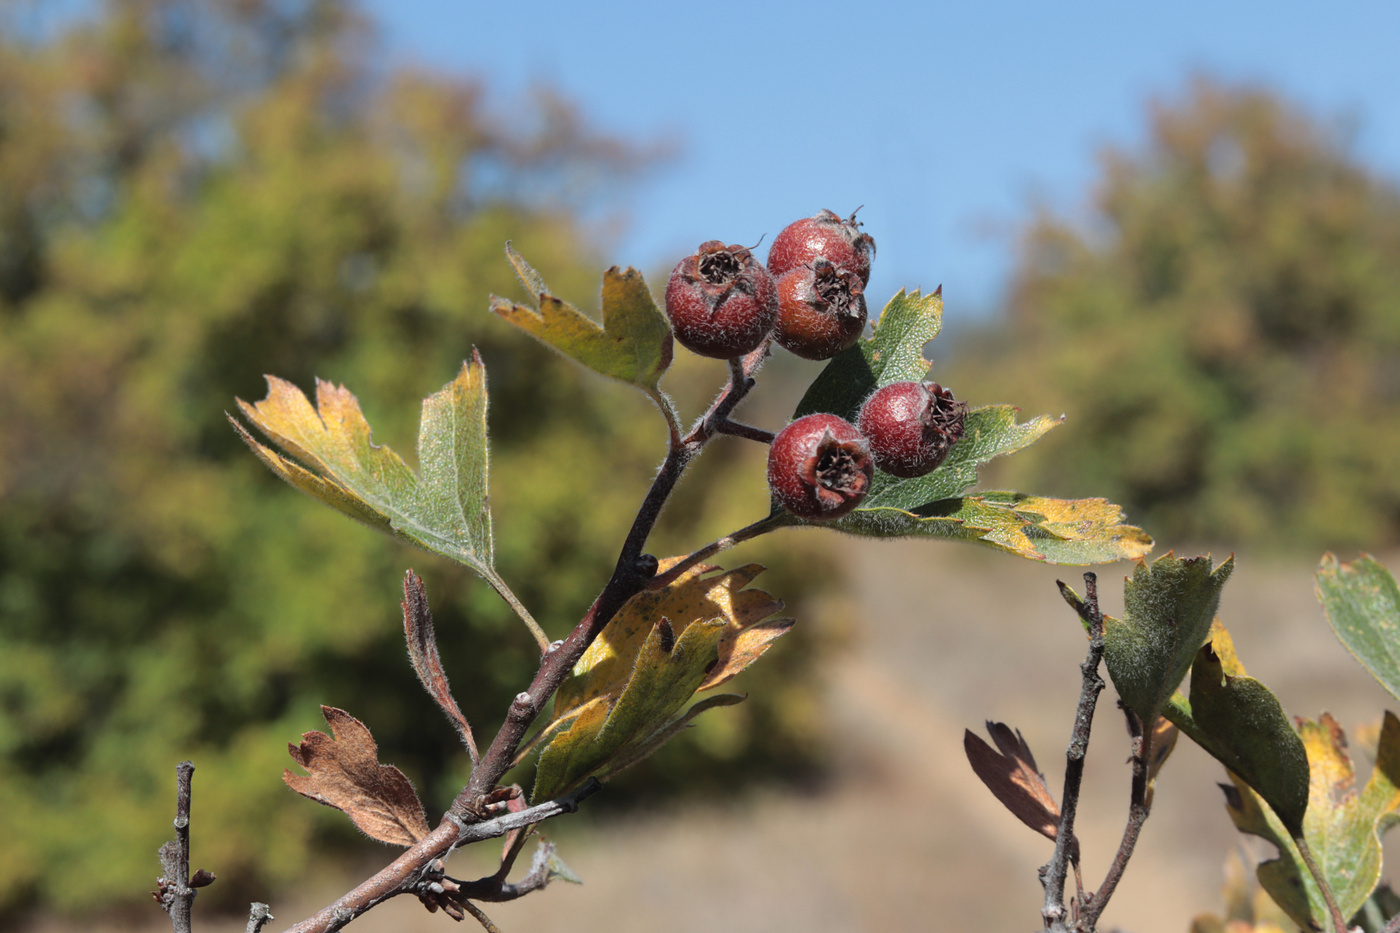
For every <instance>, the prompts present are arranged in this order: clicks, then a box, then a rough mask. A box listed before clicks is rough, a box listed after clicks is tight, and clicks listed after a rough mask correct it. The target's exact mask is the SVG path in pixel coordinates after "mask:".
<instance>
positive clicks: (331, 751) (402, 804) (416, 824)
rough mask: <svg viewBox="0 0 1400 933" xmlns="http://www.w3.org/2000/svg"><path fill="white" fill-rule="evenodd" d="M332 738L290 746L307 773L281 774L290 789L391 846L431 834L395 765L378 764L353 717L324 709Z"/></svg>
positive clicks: (320, 735) (315, 735) (370, 739)
mask: <svg viewBox="0 0 1400 933" xmlns="http://www.w3.org/2000/svg"><path fill="white" fill-rule="evenodd" d="M321 713H322V714H323V715H324V716H325V717H326V722H327V723H329V724H330V727H331V732H332V735H333V736H334V737H332V736H330V735H326V734H325V733H324V732H307V733H305V734H303V735H302V737H301V744H300V745H291V744H289V745H288V746H287V749H288V751H289V752H290V753H291V756H292V760H293V761H295V762H296V763H297V764H299V765H301V766H302V767H303V768H305V769H306V774H296V773H294V772H292V771H291V770H286V771H283V772H282V780H283V781H285V782H286V784H287V786H288V787H290V788H291V789H292V790H294V791H296V792H297V793H298V794H301V795H302V796H303V797H309V798H310V799H312V800H315V801H316V802H317V803H323V804H325V805H326V806H328V807H334V808H335V809H337V810H340V811H342V812H344V813H345V814H346V815H347V816H349V817H350V819H351V821H352V822H354V824H355V827H356V828H357V829H359V830H360V831H361V832H362V833H364V834H365V835H366V836H369V837H371V838H373V839H378V840H379V841H380V842H387V843H390V844H391V845H398V846H411V845H413V844H414V843H415V842H417V841H418V840H419V839H422V838H423V837H424V836H426V835H427V834H428V818H427V815H426V814H425V813H424V811H423V804H422V803H421V802H419V800H418V794H417V793H415V792H414V790H413V785H412V784H411V783H409V780H408V778H406V777H404V773H403V772H402V771H400V770H399V769H398V768H395V767H394V766H393V765H384V764H380V763H379V747H378V746H377V745H376V744H375V742H374V736H372V735H370V732H369V729H367V728H366V727H365V724H364V723H362V722H360V721H359V720H358V719H356V718H355V717H354V716H351V715H350V714H349V713H347V712H345V711H344V710H341V709H335V708H334V707H331V706H323V707H321Z"/></svg>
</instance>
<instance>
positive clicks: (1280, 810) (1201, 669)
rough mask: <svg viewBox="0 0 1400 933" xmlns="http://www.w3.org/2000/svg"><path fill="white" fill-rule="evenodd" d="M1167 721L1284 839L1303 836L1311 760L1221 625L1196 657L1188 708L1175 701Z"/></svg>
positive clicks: (1285, 716) (1178, 699)
mask: <svg viewBox="0 0 1400 933" xmlns="http://www.w3.org/2000/svg"><path fill="white" fill-rule="evenodd" d="M1164 714H1165V715H1166V716H1167V718H1169V719H1170V720H1171V721H1172V722H1174V723H1176V725H1177V726H1178V727H1180V729H1181V731H1182V732H1185V733H1186V734H1187V735H1188V736H1190V737H1191V739H1192V740H1193V741H1194V742H1195V743H1196V744H1197V745H1200V746H1201V747H1202V748H1203V749H1205V750H1206V751H1207V752H1209V753H1210V754H1211V755H1212V756H1213V757H1215V758H1216V760H1218V761H1219V762H1220V763H1221V764H1223V765H1224V766H1225V767H1226V768H1228V769H1230V771H1231V772H1232V773H1233V774H1235V775H1236V776H1238V777H1239V778H1240V779H1241V781H1242V782H1243V783H1245V784H1247V785H1248V786H1249V787H1251V788H1253V789H1254V790H1255V791H1257V792H1258V793H1259V794H1260V795H1261V796H1262V797H1263V799H1264V800H1265V801H1266V802H1267V803H1268V805H1269V807H1270V808H1271V810H1272V812H1273V813H1275V814H1277V815H1278V818H1279V820H1280V821H1281V823H1282V825H1283V826H1284V827H1285V828H1286V829H1287V830H1288V832H1290V833H1292V834H1294V835H1298V834H1300V833H1301V832H1302V831H1303V820H1304V817H1305V814H1306V812H1307V808H1308V801H1309V795H1308V783H1309V773H1308V760H1309V755H1308V752H1307V750H1306V749H1305V748H1304V746H1303V741H1302V739H1300V738H1299V736H1298V733H1297V732H1295V731H1294V729H1293V724H1292V722H1291V721H1290V720H1289V718H1288V714H1287V713H1285V712H1284V710H1283V705H1282V704H1281V703H1279V701H1278V697H1276V696H1274V694H1273V693H1272V692H1271V691H1270V690H1269V688H1268V687H1266V686H1264V684H1262V683H1260V682H1259V681H1258V680H1255V679H1254V678H1253V677H1250V676H1248V675H1247V674H1245V671H1244V665H1243V664H1241V663H1240V661H1239V658H1238V656H1237V655H1236V654H1235V650H1234V643H1233V641H1232V640H1231V638H1230V634H1229V632H1227V631H1225V627H1224V626H1223V625H1219V624H1216V625H1215V627H1214V628H1213V629H1212V632H1211V641H1210V642H1209V643H1208V644H1206V645H1203V646H1202V647H1201V649H1200V651H1199V652H1197V655H1196V659H1195V662H1194V664H1193V666H1192V668H1191V698H1190V701H1189V702H1188V701H1187V700H1185V699H1184V698H1183V697H1182V696H1181V695H1180V694H1177V695H1176V696H1174V697H1172V700H1171V702H1170V703H1169V704H1168V705H1167V707H1166V709H1165V710H1164Z"/></svg>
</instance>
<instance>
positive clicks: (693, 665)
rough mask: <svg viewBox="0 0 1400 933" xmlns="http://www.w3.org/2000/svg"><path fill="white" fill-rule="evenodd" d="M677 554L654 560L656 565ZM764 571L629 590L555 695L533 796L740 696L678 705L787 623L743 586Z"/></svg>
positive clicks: (703, 570)
mask: <svg viewBox="0 0 1400 933" xmlns="http://www.w3.org/2000/svg"><path fill="white" fill-rule="evenodd" d="M679 560H681V558H678V557H673V558H668V559H667V560H664V561H662V562H661V565H660V572H663V573H664V572H665V571H666V570H667V569H668V568H670V567H672V566H675V564H676V563H677V562H678V561H679ZM762 570H763V568H762V567H760V566H759V565H757V564H748V565H746V566H744V567H739V568H738V569H736V570H729V571H724V570H720V569H719V568H717V567H710V566H706V565H699V566H696V567H692V568H690V569H689V570H687V571H686V572H685V573H683V574H681V575H680V576H679V577H677V578H676V579H675V580H674V581H672V582H671V584H670V585H668V586H666V587H665V588H664V589H661V590H657V591H655V592H652V591H643V592H642V593H639V594H637V595H636V596H634V597H632V599H630V600H629V601H628V602H627V604H626V605H624V606H623V607H622V609H621V610H620V611H619V612H618V614H617V615H616V616H615V617H614V618H613V620H612V621H611V622H609V623H608V626H607V628H605V629H604V630H603V633H602V635H600V636H599V637H598V638H597V640H595V641H594V642H593V644H592V645H591V646H589V649H588V650H587V651H586V652H584V655H583V657H582V658H580V659H579V662H578V663H577V664H576V665H575V666H574V670H573V674H572V675H571V676H570V677H569V679H568V680H566V681H565V682H564V683H563V685H562V686H560V688H559V690H558V692H557V693H556V694H555V701H554V712H555V716H554V720H553V721H552V722H551V723H549V724H548V725H546V726H545V727H544V729H543V731H542V732H541V735H542V736H544V739H542V740H541V741H542V742H545V743H546V744H545V747H544V750H543V751H542V752H541V753H540V759H539V764H538V767H537V768H536V772H535V789H534V794H533V799H535V800H536V801H542V800H546V799H548V798H551V797H557V796H558V795H559V794H562V793H566V792H567V791H569V790H570V789H572V788H574V787H577V786H578V785H579V784H580V783H582V782H583V781H584V780H586V779H587V778H588V777H589V776H590V775H595V776H598V777H604V776H606V775H608V774H612V773H615V772H616V771H618V770H620V769H622V768H624V767H627V766H628V765H630V764H632V763H634V762H636V761H639V760H641V759H642V758H644V757H646V756H647V755H649V754H651V752H652V751H654V750H655V749H656V748H657V747H659V746H660V745H661V744H662V743H663V742H665V741H666V740H667V739H669V738H670V737H671V736H673V735H675V734H676V733H677V732H679V731H680V730H681V729H683V728H685V726H686V725H687V723H689V721H690V720H691V719H693V718H694V717H695V716H697V715H699V714H700V713H701V712H704V711H705V710H707V709H711V708H713V707H715V706H727V705H729V704H731V703H737V702H739V701H740V700H741V699H743V698H742V697H739V696H734V695H730V694H721V695H719V696H714V697H711V698H709V699H707V700H704V701H701V702H699V703H696V704H694V705H693V706H691V707H690V708H689V709H688V710H686V711H685V712H683V713H682V712H681V708H682V707H683V706H685V704H686V703H687V702H688V701H689V700H690V699H691V697H692V696H694V694H695V693H696V692H697V691H699V690H708V689H710V688H712V687H716V686H719V685H720V684H721V683H723V682H725V681H726V680H728V679H729V678H731V677H733V676H734V675H735V674H738V673H739V672H740V671H742V670H743V669H744V668H746V667H748V666H749V665H750V664H752V663H753V662H754V661H755V660H757V659H758V658H759V657H760V656H762V655H763V653H764V652H765V651H767V650H768V647H769V645H771V644H772V642H773V640H774V639H776V638H777V637H779V636H780V635H782V634H783V633H784V632H786V631H787V630H788V629H789V628H790V627H791V625H792V620H791V619H787V618H773V615H774V613H776V612H777V611H778V610H780V609H782V608H783V604H782V603H781V602H779V601H778V600H776V599H774V598H773V597H772V596H769V595H768V594H767V593H765V592H763V591H762V590H756V589H749V588H748V586H749V584H750V583H752V582H753V580H754V578H755V577H757V576H758V575H759V573H761V572H762Z"/></svg>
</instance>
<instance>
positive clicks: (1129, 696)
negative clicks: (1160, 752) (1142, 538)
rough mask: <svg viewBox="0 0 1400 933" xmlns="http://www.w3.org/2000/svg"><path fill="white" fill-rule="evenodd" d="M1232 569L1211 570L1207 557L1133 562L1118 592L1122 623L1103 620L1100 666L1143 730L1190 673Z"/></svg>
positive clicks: (1227, 565) (1169, 555)
mask: <svg viewBox="0 0 1400 933" xmlns="http://www.w3.org/2000/svg"><path fill="white" fill-rule="evenodd" d="M1234 566H1235V565H1234V560H1233V558H1232V559H1230V560H1227V561H1225V563H1223V564H1221V565H1220V566H1219V567H1217V568H1212V567H1211V560H1210V558H1209V557H1188V558H1185V559H1183V558H1180V557H1177V556H1176V555H1175V554H1172V553H1167V554H1165V555H1163V556H1162V557H1159V558H1157V560H1155V561H1153V562H1152V563H1151V564H1148V563H1146V562H1142V561H1139V562H1138V565H1137V567H1136V568H1134V570H1133V575H1132V577H1131V579H1129V580H1128V582H1127V583H1126V584H1125V585H1124V587H1123V602H1124V614H1123V618H1122V619H1116V618H1113V617H1111V616H1106V617H1105V618H1104V663H1105V665H1106V666H1107V667H1108V673H1109V676H1110V677H1111V678H1112V679H1113V686H1114V688H1115V689H1116V690H1117V691H1118V695H1119V696H1120V697H1122V699H1123V702H1124V703H1125V704H1127V706H1128V708H1129V709H1131V710H1132V711H1133V712H1134V713H1136V714H1137V715H1138V718H1139V719H1141V720H1142V722H1143V723H1144V725H1150V724H1152V723H1153V722H1155V721H1156V719H1157V716H1158V715H1159V714H1160V713H1161V712H1162V707H1163V705H1164V704H1165V703H1166V702H1167V699H1168V698H1169V697H1170V696H1171V695H1172V692H1173V691H1175V690H1176V688H1177V685H1178V684H1180V683H1181V681H1182V679H1183V678H1184V677H1185V676H1186V672H1187V671H1188V670H1190V669H1191V662H1192V660H1193V659H1194V658H1195V657H1196V652H1197V650H1198V649H1199V648H1200V647H1201V645H1202V644H1204V642H1205V640H1206V636H1207V635H1208V634H1209V633H1210V623H1211V619H1212V618H1213V617H1214V616H1215V609H1216V607H1217V606H1218V605H1220V591H1221V589H1222V588H1223V587H1224V585H1225V581H1226V580H1227V579H1229V577H1230V572H1231V571H1232V570H1233V569H1234Z"/></svg>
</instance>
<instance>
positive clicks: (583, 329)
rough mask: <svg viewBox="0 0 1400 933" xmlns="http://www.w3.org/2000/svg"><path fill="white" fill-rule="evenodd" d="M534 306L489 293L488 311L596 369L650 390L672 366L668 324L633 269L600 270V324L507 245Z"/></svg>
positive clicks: (512, 263)
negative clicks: (554, 289) (552, 287)
mask: <svg viewBox="0 0 1400 933" xmlns="http://www.w3.org/2000/svg"><path fill="white" fill-rule="evenodd" d="M506 256H507V257H508V258H509V259H510V262H511V265H512V266H514V267H515V273H516V275H517V276H519V278H520V281H521V283H522V284H523V285H524V286H525V288H526V289H527V290H528V291H529V292H530V295H531V298H532V300H533V301H534V307H533V308H531V307H526V306H525V305H521V304H517V303H515V302H513V301H508V300H507V299H505V298H497V297H494V296H493V297H492V299H491V310H492V311H494V312H495V313H496V314H498V315H500V316H501V317H503V318H505V319H506V320H507V321H510V322H511V323H512V324H514V325H515V326H517V327H519V328H520V329H521V330H523V331H525V332H526V333H528V334H530V335H531V336H533V337H535V338H537V339H538V340H540V341H541V342H542V343H545V344H548V345H549V346H551V347H553V348H554V349H556V350H558V351H559V352H560V353H563V354H564V355H565V356H568V357H570V358H572V359H574V360H577V361H578V362H580V363H582V364H583V365H584V366H587V367H588V368H589V369H592V370H593V371H595V372H598V373H602V374H603V375H604V376H610V377H612V378H613V379H620V380H622V381H623V382H629V383H632V384H633V385H636V386H640V387H642V388H644V389H649V390H652V391H655V390H656V384H657V382H658V380H660V378H661V374H662V373H664V372H665V371H666V368H667V367H668V366H670V365H671V353H672V338H671V328H670V325H669V324H668V323H667V321H666V316H665V315H664V314H662V313H661V310H660V309H659V308H657V307H656V302H655V301H653V300H652V297H651V292H649V291H648V290H647V286H646V282H645V281H644V280H643V279H642V274H641V273H640V272H638V271H637V270H636V269H626V270H622V271H619V270H618V268H617V267H616V266H613V267H612V268H611V269H609V270H608V271H607V272H605V273H603V324H602V326H599V325H598V323H597V322H596V321H594V320H593V319H592V318H590V317H589V316H588V315H586V314H584V313H583V312H581V311H579V310H578V309H577V308H575V307H574V306H573V305H571V304H569V303H568V302H566V301H563V300H562V299H560V298H557V297H555V296H554V295H553V294H551V292H550V290H549V287H548V286H547V285H545V283H544V279H542V278H541V277H540V274H539V273H538V272H536V271H535V270H534V269H533V268H531V267H530V265H529V263H527V262H525V260H524V259H523V258H522V257H521V256H520V254H519V253H517V252H516V251H515V250H514V249H512V248H511V247H510V244H506Z"/></svg>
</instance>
